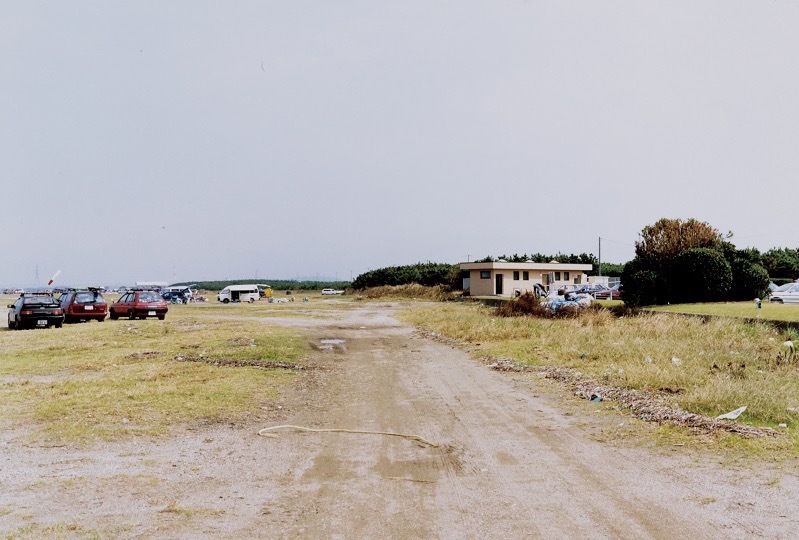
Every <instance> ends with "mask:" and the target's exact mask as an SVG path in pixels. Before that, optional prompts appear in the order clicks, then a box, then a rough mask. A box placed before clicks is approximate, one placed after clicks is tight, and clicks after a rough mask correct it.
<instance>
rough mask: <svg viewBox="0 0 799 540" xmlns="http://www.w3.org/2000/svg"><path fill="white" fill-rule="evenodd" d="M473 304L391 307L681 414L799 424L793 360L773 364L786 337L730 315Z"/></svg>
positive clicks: (480, 348) (482, 349) (798, 377)
mask: <svg viewBox="0 0 799 540" xmlns="http://www.w3.org/2000/svg"><path fill="white" fill-rule="evenodd" d="M495 313H496V312H495V311H494V310H492V309H489V308H486V307H483V306H478V305H464V304H447V305H435V306H425V307H416V308H409V309H408V310H406V311H405V312H403V313H402V314H401V317H403V318H404V319H405V320H407V321H408V322H410V323H412V324H415V325H417V326H420V327H425V328H427V329H429V330H431V331H434V332H436V333H440V334H443V335H445V336H449V337H452V338H455V339H458V340H461V341H463V342H466V343H470V344H471V345H472V346H473V347H475V348H476V350H477V354H479V355H484V356H490V357H497V358H510V359H512V360H514V361H515V362H517V363H519V364H523V365H533V366H558V367H569V368H574V369H577V370H580V371H581V372H583V373H585V374H586V375H588V376H590V377H593V378H597V379H599V380H601V381H603V382H604V383H607V384H612V385H614V386H619V387H622V388H628V389H638V390H650V391H653V392H657V393H660V394H662V395H663V396H665V397H666V398H667V399H668V400H669V401H671V402H672V403H675V404H678V405H680V406H682V407H683V408H685V409H686V410H688V411H691V412H695V413H699V414H706V415H710V416H716V415H718V414H721V413H724V412H728V411H730V410H732V409H735V408H738V407H740V406H742V405H746V406H747V407H748V409H747V411H746V413H744V416H742V417H741V418H740V420H741V421H745V422H750V423H753V424H755V425H769V426H776V425H777V424H780V423H787V424H788V425H789V427H792V426H797V425H799V413H797V410H799V366H797V362H799V358H796V357H794V359H790V360H786V361H782V362H778V361H777V359H778V357H779V356H780V355H781V353H783V352H784V350H785V346H784V345H783V342H784V341H785V339H786V338H791V337H793V336H794V334H793V333H790V332H789V333H787V334H784V333H781V332H779V331H777V330H775V329H773V328H771V327H770V326H768V325H765V324H747V323H744V322H740V321H736V320H733V319H711V320H708V321H705V320H703V319H701V318H692V317H682V316H679V315H672V314H667V313H641V314H638V315H634V316H623V317H617V316H615V315H613V314H612V313H611V312H610V311H607V310H588V311H586V312H585V313H583V314H582V315H581V316H579V317H574V318H565V319H557V320H553V319H541V318H535V317H512V318H506V317H499V316H496V314H495Z"/></svg>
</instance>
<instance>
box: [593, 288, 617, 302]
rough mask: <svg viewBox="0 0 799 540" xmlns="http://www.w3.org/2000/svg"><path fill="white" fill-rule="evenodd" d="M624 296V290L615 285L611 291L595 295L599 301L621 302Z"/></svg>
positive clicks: (607, 290) (606, 290)
mask: <svg viewBox="0 0 799 540" xmlns="http://www.w3.org/2000/svg"><path fill="white" fill-rule="evenodd" d="M623 295H624V288H623V287H622V286H621V285H614V286H613V287H611V288H610V289H605V290H602V291H599V292H596V293H594V298H596V299H597V300H621V299H622V297H623Z"/></svg>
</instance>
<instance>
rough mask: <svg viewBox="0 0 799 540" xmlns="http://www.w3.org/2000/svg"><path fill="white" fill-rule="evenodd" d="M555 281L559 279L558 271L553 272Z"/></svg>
mask: <svg viewBox="0 0 799 540" xmlns="http://www.w3.org/2000/svg"><path fill="white" fill-rule="evenodd" d="M555 281H560V272H555Z"/></svg>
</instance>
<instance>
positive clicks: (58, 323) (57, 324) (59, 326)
mask: <svg viewBox="0 0 799 540" xmlns="http://www.w3.org/2000/svg"><path fill="white" fill-rule="evenodd" d="M61 324H62V323H60V322H57V323H55V324H54V325H53V326H55V327H56V328H61Z"/></svg>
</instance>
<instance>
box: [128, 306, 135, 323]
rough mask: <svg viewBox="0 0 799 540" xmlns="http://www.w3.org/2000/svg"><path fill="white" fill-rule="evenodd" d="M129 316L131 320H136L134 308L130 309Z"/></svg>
mask: <svg viewBox="0 0 799 540" xmlns="http://www.w3.org/2000/svg"><path fill="white" fill-rule="evenodd" d="M129 316H130V320H131V321H135V320H136V312H134V311H133V310H132V309H131V310H130V313H129Z"/></svg>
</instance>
